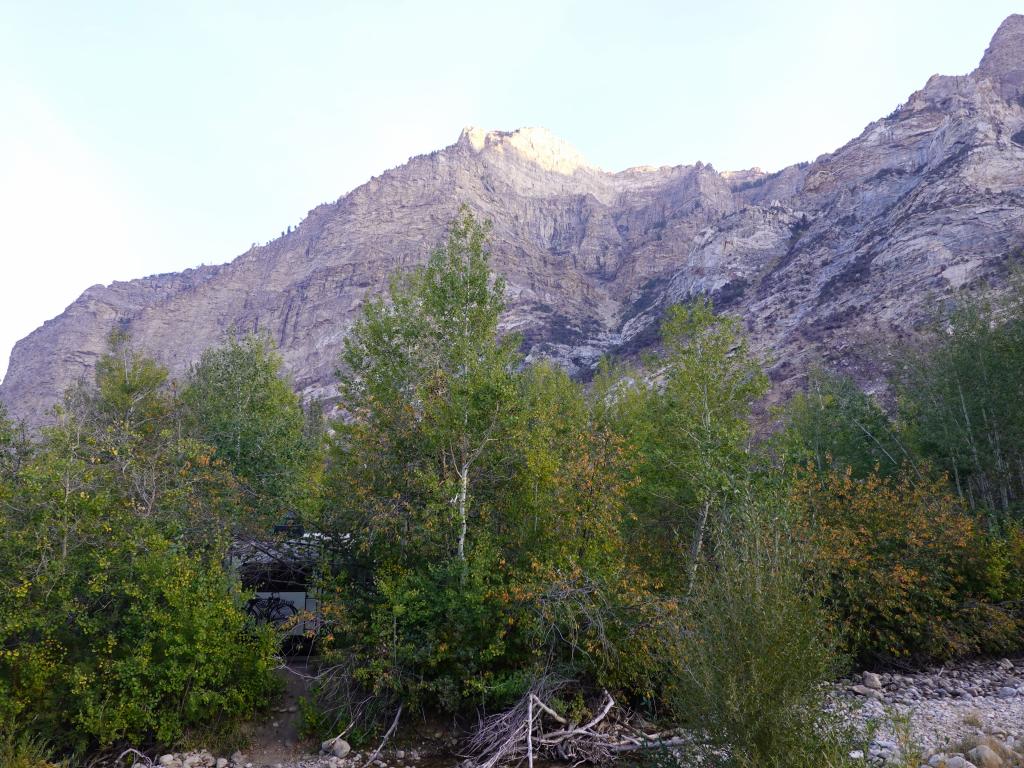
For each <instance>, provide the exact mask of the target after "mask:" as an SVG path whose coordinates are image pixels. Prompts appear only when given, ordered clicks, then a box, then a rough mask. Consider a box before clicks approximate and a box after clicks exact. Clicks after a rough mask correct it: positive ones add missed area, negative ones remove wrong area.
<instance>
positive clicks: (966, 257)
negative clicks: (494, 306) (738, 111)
mask: <svg viewBox="0 0 1024 768" xmlns="http://www.w3.org/2000/svg"><path fill="white" fill-rule="evenodd" d="M464 202H465V203H467V204H469V206H470V207H471V208H472V209H473V211H474V212H475V213H476V214H478V215H479V216H480V217H483V218H488V219H491V220H492V222H493V225H494V228H493V241H492V250H493V265H494V267H495V269H496V270H497V271H499V272H501V273H502V274H504V275H505V276H506V278H507V280H508V288H509V290H508V299H509V310H508V312H507V315H506V317H505V320H504V325H505V327H506V328H509V329H515V330H518V331H520V332H522V333H523V335H524V338H525V345H526V351H527V352H528V354H529V355H530V356H531V357H534V358H535V357H538V356H547V357H552V358H555V359H557V360H558V361H560V362H561V363H562V364H563V365H565V366H566V367H568V368H569V369H570V370H571V371H572V372H573V373H575V374H577V375H582V376H586V375H587V374H588V372H589V371H591V370H592V368H593V366H594V365H595V363H596V361H597V360H598V359H599V357H600V356H601V355H602V354H604V353H606V352H620V353H629V352H633V351H636V350H638V349H641V348H643V347H645V346H648V345H650V344H651V343H653V342H654V340H655V339H656V335H657V325H658V321H659V319H660V317H661V314H662V312H663V310H664V308H665V307H666V306H667V305H668V304H670V303H673V302H676V301H680V300H684V299H686V298H688V297H691V296H693V295H695V294H699V293H706V294H710V295H712V296H713V297H714V299H715V302H716V306H717V307H719V308H721V309H723V310H727V311H730V312H735V313H737V314H739V315H741V316H742V317H744V318H745V319H746V322H747V325H748V328H749V329H750V331H751V334H752V335H753V338H754V340H755V342H756V344H757V345H759V346H760V347H761V348H763V349H765V350H770V351H771V354H772V356H773V358H774V359H775V361H776V363H775V366H774V368H773V375H774V376H775V377H776V378H777V379H780V380H788V379H792V377H794V376H795V375H797V374H798V373H799V372H800V371H802V370H803V368H804V367H805V366H806V364H807V363H808V362H809V361H810V360H812V359H814V358H824V359H825V360H827V361H828V362H829V363H831V364H832V365H834V366H836V367H840V368H847V369H850V370H852V371H853V372H854V373H855V374H856V375H858V377H859V378H860V379H861V380H862V381H865V382H870V381H871V380H872V378H873V377H877V375H878V371H879V370H880V366H883V365H884V354H885V352H884V346H885V345H884V343H880V342H884V341H885V340H886V339H891V338H893V337H896V336H899V335H902V334H905V333H908V332H911V331H912V329H913V328H914V326H915V325H916V324H918V323H919V322H920V321H921V320H922V318H924V317H925V316H926V315H927V314H928V312H929V311H930V308H931V307H932V305H933V304H934V303H935V302H936V301H937V300H942V299H943V298H944V297H949V296H952V295H953V294H954V293H955V291H956V290H958V289H959V288H961V287H963V286H965V285H967V284H971V283H974V282H977V281H981V280H988V281H992V282H994V283H995V284H997V285H998V284H999V282H1000V280H1002V279H1003V278H1004V277H1005V275H1006V274H1007V273H1008V271H1009V268H1010V264H1011V262H1012V261H1014V260H1015V259H1018V258H1019V257H1018V256H1017V255H1015V254H1018V253H1020V251H1021V249H1022V247H1024V16H1017V15H1015V16H1011V17H1010V18H1008V19H1007V20H1006V21H1005V22H1003V24H1002V25H1001V26H1000V28H999V30H998V31H997V32H996V35H995V37H994V38H993V40H992V43H991V45H990V46H989V48H988V50H987V51H986V52H985V55H984V58H983V59H982V61H981V64H980V66H979V67H978V69H976V70H975V71H974V72H973V73H971V74H969V75H966V76H963V77H946V76H939V75H936V76H934V77H932V78H931V79H930V80H929V81H928V83H927V84H926V85H925V87H924V88H923V89H921V90H920V91H918V92H916V93H914V94H913V95H911V96H910V98H909V99H908V100H907V102H906V103H905V104H903V105H902V106H901V107H900V108H899V109H897V110H896V111H895V112H894V113H893V114H891V115H889V116H888V117H886V118H883V119H881V120H878V121H876V122H874V123H872V124H871V125H869V126H868V127H867V128H866V129H865V130H864V132H863V133H862V134H861V135H860V136H858V137H857V138H856V139H854V140H853V141H851V142H849V143H848V144H847V145H845V146H844V147H842V148H840V149H838V150H836V151H835V152H834V153H832V154H828V155H823V156H822V157H819V158H818V159H817V160H815V161H814V162H812V163H805V164H800V165H798V166H792V167H789V168H786V169H783V170H782V171H779V172H777V173H773V174H764V173H762V172H760V171H759V170H756V169H754V170H750V171H742V172H737V173H720V172H718V171H716V170H715V169H714V168H712V167H711V166H707V165H701V164H697V165H696V166H676V167H664V168H646V167H644V168H632V169H629V170H626V171H622V172H619V173H608V172H605V171H602V170H600V169H597V168H594V167H592V166H590V165H588V164H587V163H586V161H585V160H584V159H583V158H582V157H581V156H580V155H579V154H578V153H577V152H576V151H575V150H573V149H572V148H571V147H570V146H568V145H567V144H565V143H564V142H562V141H560V140H559V139H557V138H556V137H554V136H552V135H551V134H550V133H548V132H547V131H545V130H542V129H522V130H519V131H515V132H511V133H503V132H490V133H486V132H484V131H481V130H478V129H466V130H465V131H463V133H462V135H461V136H460V137H459V139H458V141H457V142H456V143H455V144H453V145H451V146H449V147H447V148H445V149H443V150H440V151H438V152H434V153H432V154H430V155H425V156H421V157H415V158H412V159H411V160H410V161H409V162H408V163H406V164H405V165H403V166H401V167H399V168H396V169H393V170H391V171H388V172H386V173H384V174H382V175H381V176H379V177H375V178H373V179H371V180H370V181H369V182H367V183H366V184H364V185H363V186H361V187H359V188H358V189H356V190H354V191H353V192H351V193H350V194H348V195H346V196H344V197H342V198H341V199H339V200H338V201H337V202H335V203H330V204H326V205H321V206H319V207H317V208H315V209H313V210H312V211H310V212H309V215H308V216H307V217H306V219H305V220H304V221H303V222H302V223H301V224H300V225H299V227H298V228H297V229H295V230H294V231H292V232H291V233H290V234H288V235H286V236H284V237H282V238H280V239H278V240H276V241H274V242H272V243H269V244H267V245H265V246H262V247H258V248H253V249H251V250H250V251H248V252H247V253H244V254H242V255H241V256H239V257H238V258H236V259H235V260H234V261H232V262H231V263H229V264H225V265H222V266H216V267H201V268H199V269H195V270H188V271H186V272H183V273H180V274H172V275H159V276H155V277H148V278H144V279H141V280H133V281H130V282H126V283H114V284H112V285H110V286H106V287H104V286H94V287H92V288H89V289H88V290H87V291H85V293H83V294H82V296H81V297H79V299H78V300H76V301H75V302H74V303H73V304H72V305H71V306H70V307H68V309H67V310H66V311H65V312H64V313H63V314H61V315H60V316H58V317H56V318H54V319H53V320H50V321H48V322H47V323H45V324H44V325H43V326H42V327H41V328H39V329H38V330H36V331H34V332H33V333H32V334H30V335H29V336H28V337H26V338H25V339H23V340H21V341H20V342H18V344H17V346H16V347H15V349H14V352H13V353H12V355H11V363H10V368H9V370H8V373H7V376H6V378H5V379H4V381H3V383H2V385H0V399H2V401H3V402H5V403H7V404H8V406H9V408H10V410H11V412H12V413H13V414H15V415H17V416H19V417H24V418H26V419H27V420H28V421H29V422H30V423H33V424H39V423H42V422H44V421H45V420H46V415H47V412H48V409H49V407H50V406H51V405H52V404H53V403H54V402H56V401H57V400H58V399H59V398H60V396H61V394H62V392H63V390H64V389H65V388H66V387H67V386H69V385H70V384H72V383H74V382H75V381H77V380H78V379H80V378H81V377H83V376H90V375H91V370H92V366H93V364H94V362H95V360H96V358H97V357H98V355H100V354H101V353H102V352H103V350H104V348H105V343H106V336H107V334H108V332H109V330H110V329H111V327H112V326H114V325H118V326H120V327H123V328H125V329H126V330H128V331H129V332H130V333H131V334H132V336H133V337H134V338H135V339H136V340H137V341H138V343H139V344H140V345H141V346H143V347H144V348H146V349H148V350H150V351H151V352H153V353H154V354H156V355H157V356H158V357H159V358H160V359H161V360H162V361H163V362H164V363H165V364H167V365H168V366H169V367H170V368H171V370H172V372H173V373H174V374H176V375H180V374H182V373H183V372H184V371H185V370H186V369H187V367H188V365H189V364H190V363H191V362H192V361H194V360H196V359H197V358H198V356H199V355H200V354H201V353H202V351H203V350H204V349H205V348H206V347H208V346H210V345H213V344H217V343H219V342H220V341H221V340H222V339H223V336H224V333H225V331H226V330H228V329H229V328H230V327H232V326H235V327H237V328H240V329H243V330H245V329H258V330H265V331H267V332H269V333H270V334H271V335H272V336H273V338H274V339H275V340H276V342H277V343H278V345H279V346H280V348H281V351H282V353H283V355H284V358H285V362H286V364H287V367H288V369H289V370H290V372H291V374H292V376H293V377H294V380H295V383H296V385H297V386H298V388H299V389H300V390H301V392H302V393H303V395H304V396H306V397H321V398H326V399H329V398H330V397H331V396H332V394H333V392H334V388H333V380H334V375H333V371H334V369H335V366H336V363H337V355H338V352H339V350H340V346H341V340H342V338H343V337H344V335H345V333H346V331H347V329H348V327H349V326H350V324H351V322H352V320H353V319H354V317H355V315H356V312H357V311H358V308H359V306H360V303H361V301H362V300H363V297H364V296H365V295H366V294H367V293H371V294H372V293H376V292H378V291H381V290H382V289H383V287H384V286H385V285H386V278H387V275H388V274H389V273H390V272H392V271H393V270H394V269H396V268H403V267H408V266H410V265H413V264H415V263H417V262H420V261H422V260H423V259H424V258H425V257H426V254H427V252H428V251H429V249H430V248H431V247H432V246H433V245H434V244H435V243H436V242H438V241H439V240H440V239H441V238H442V237H443V236H444V229H445V226H446V224H447V222H448V221H450V220H451V218H452V217H453V216H454V215H455V213H456V211H457V209H458V207H459V205H460V204H461V203H464Z"/></svg>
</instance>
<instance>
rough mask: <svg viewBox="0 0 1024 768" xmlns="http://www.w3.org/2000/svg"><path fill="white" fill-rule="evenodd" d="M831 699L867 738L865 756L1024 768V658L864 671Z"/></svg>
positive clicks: (949, 767)
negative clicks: (912, 669)
mask: <svg viewBox="0 0 1024 768" xmlns="http://www.w3.org/2000/svg"><path fill="white" fill-rule="evenodd" d="M833 701H834V703H835V705H836V706H837V707H841V708H842V709H843V712H844V713H845V716H847V717H849V718H850V719H851V721H852V723H853V724H854V725H855V726H856V728H857V729H858V731H859V732H860V733H861V734H863V735H864V736H865V739H866V741H867V742H868V747H867V750H866V752H864V751H862V753H861V755H860V756H861V757H862V758H863V759H864V760H865V761H866V762H869V763H875V764H889V765H894V766H902V765H906V766H908V767H909V768H918V766H921V765H926V766H929V768H971V766H975V768H1011V767H1012V768H1019V767H1024V659H999V660H993V661H969V662H961V663H958V664H956V665H955V666H950V667H938V668H933V669H928V670H925V671H922V672H917V673H912V674H911V673H907V674H900V673H874V672H870V671H865V672H863V673H861V674H859V675H856V676H854V677H850V678H847V679H845V680H842V681H840V682H839V683H838V684H837V686H836V690H835V694H834V697H833Z"/></svg>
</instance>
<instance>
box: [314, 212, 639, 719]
mask: <svg viewBox="0 0 1024 768" xmlns="http://www.w3.org/2000/svg"><path fill="white" fill-rule="evenodd" d="M486 234H487V229H486V227H485V226H483V225H480V224H479V223H477V222H476V221H475V220H474V219H473V217H472V216H471V215H469V214H468V212H466V211H463V212H462V213H461V214H460V216H459V218H458V219H456V221H455V222H453V224H452V227H451V230H450V233H449V237H448V240H447V242H446V243H445V244H444V245H443V246H442V247H440V248H438V249H436V250H435V251H434V252H433V253H432V254H431V255H430V258H429V260H428V262H427V264H426V266H424V267H422V268H420V269H417V270H414V271H413V272H412V273H411V274H406V275H402V276H398V277H396V278H395V279H393V281H392V283H391V288H390V292H389V295H388V296H387V298H386V299H385V298H381V299H376V300H371V301H368V302H367V303H366V304H365V305H364V309H363V315H362V317H361V318H360V320H359V321H358V322H357V323H356V324H355V326H354V328H353V330H352V333H351V335H350V337H349V341H348V342H347V344H346V348H345V353H344V356H343V365H342V368H341V372H340V382H341V387H340V389H341V393H342V404H343V407H344V409H345V416H344V417H343V418H342V419H341V420H340V421H338V422H336V423H335V425H334V427H335V436H334V439H333V445H332V451H331V466H330V471H329V483H328V485H329V487H330V497H329V499H328V501H327V503H326V504H325V506H324V514H323V515H322V517H321V519H320V521H319V524H320V526H321V528H322V530H323V531H324V532H325V533H326V534H327V538H328V541H330V542H332V544H333V549H334V550H335V555H336V557H337V558H338V560H339V561H340V562H341V563H342V564H343V567H342V568H341V569H340V573H339V574H338V575H337V577H335V578H329V579H327V580H326V582H325V600H324V616H325V620H326V621H325V623H326V627H327V631H328V632H329V635H328V636H327V637H328V638H329V639H328V646H327V647H328V650H327V654H328V656H329V657H331V658H332V659H333V660H334V662H335V663H336V666H337V668H343V669H347V670H348V673H347V675H348V677H347V680H348V682H349V684H350V685H355V686H358V687H360V688H362V689H364V690H365V689H369V690H372V691H373V692H375V693H377V694H379V696H380V698H378V699H377V700H378V701H380V700H382V699H383V700H391V701H395V702H397V701H402V702H403V703H404V704H405V705H406V706H435V707H436V706H439V707H441V708H442V709H444V710H447V711H459V710H462V709H464V708H465V707H466V706H470V705H473V704H488V705H495V706H500V705H502V704H507V703H509V702H510V701H511V700H512V699H513V698H514V697H516V696H518V695H520V694H522V693H523V691H524V690H525V688H526V687H527V686H528V685H529V684H530V681H531V680H532V679H534V678H535V677H536V676H537V675H540V674H543V673H544V671H545V670H549V671H551V670H556V669H557V670H558V672H559V673H560V674H567V673H569V672H570V671H571V673H572V674H574V675H576V674H578V675H581V676H584V677H589V679H591V680H602V681H604V682H605V683H606V684H620V685H623V686H633V687H634V688H636V689H639V688H642V687H643V686H644V685H645V684H648V682H649V681H650V680H652V679H654V678H655V677H656V675H655V674H654V673H653V672H652V671H651V665H650V664H649V663H648V660H649V654H641V653H631V652H629V650H627V649H630V648H631V649H634V650H637V651H639V650H640V648H641V644H642V643H643V642H649V641H651V638H652V637H653V635H654V633H655V631H656V630H655V629H654V627H655V625H656V621H655V620H654V618H657V617H654V618H652V620H651V621H649V622H646V623H645V621H644V617H651V615H652V614H653V610H652V609H651V607H650V605H651V601H650V600H647V599H646V598H647V597H649V592H647V591H645V589H644V587H645V580H644V578H643V577H642V575H640V574H638V573H637V572H636V571H635V569H631V568H630V566H629V563H628V558H627V557H626V547H625V542H624V539H623V538H622V525H621V522H622V515H623V504H624V499H625V493H626V487H627V486H626V483H625V482H624V480H623V478H624V477H625V476H627V475H628V472H627V470H626V468H625V464H626V463H627V462H628V451H627V450H626V446H625V444H624V441H623V440H622V439H621V438H620V437H618V436H617V435H615V434H614V433H612V432H611V431H610V430H608V429H607V428H605V427H601V426H600V425H598V424H597V422H596V420H595V419H594V416H593V413H592V410H591V408H590V404H589V403H588V401H587V398H586V397H585V396H584V394H583V392H582V390H581V388H580V386H579V385H578V384H576V383H574V382H572V381H571V380H570V379H569V378H568V376H567V375H566V374H565V373H564V372H562V371H558V370H556V369H554V368H552V367H550V366H548V365H541V366H537V367H536V368H527V369H525V370H524V369H523V368H522V367H521V358H520V355H519V353H518V351H517V347H518V339H517V338H516V337H514V336H506V337H502V336H500V335H499V334H498V320H499V316H500V313H501V311H502V308H503V292H504V284H503V282H502V281H501V280H500V279H493V278H492V277H491V275H490V272H489V269H488V254H487V251H486V247H485V239H486ZM349 536H351V538H349ZM645 612H646V613H645ZM631 627H635V628H636V627H638V628H640V629H637V630H636V631H631V629H630V628H631ZM332 642H333V647H331V646H330V643H332Z"/></svg>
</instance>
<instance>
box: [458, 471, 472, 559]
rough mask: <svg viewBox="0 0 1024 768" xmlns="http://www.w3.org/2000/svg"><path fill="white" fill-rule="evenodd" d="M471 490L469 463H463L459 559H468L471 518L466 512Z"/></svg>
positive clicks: (459, 497)
mask: <svg viewBox="0 0 1024 768" xmlns="http://www.w3.org/2000/svg"><path fill="white" fill-rule="evenodd" d="M468 491H469V465H468V464H463V465H462V467H460V469H459V495H458V497H457V500H458V501H457V503H458V509H459V547H458V557H459V560H465V559H466V531H467V530H468V528H469V520H468V515H467V512H466V495H467V493H468Z"/></svg>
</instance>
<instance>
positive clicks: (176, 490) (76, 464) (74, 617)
mask: <svg viewBox="0 0 1024 768" xmlns="http://www.w3.org/2000/svg"><path fill="white" fill-rule="evenodd" d="M111 341H112V349H111V351H110V353H109V354H107V355H105V356H103V357H102V358H101V359H100V361H99V362H98V365H97V372H96V384H95V386H94V387H88V386H80V387H76V388H75V389H73V390H71V391H69V393H68V395H67V398H66V400H65V405H64V407H63V408H61V409H59V411H58V417H59V418H58V421H57V424H56V425H55V426H53V427H51V428H49V429H47V430H45V431H44V433H43V436H42V440H41V441H40V442H39V443H38V444H37V445H35V446H34V447H33V450H32V451H31V453H30V454H29V455H28V456H27V458H26V459H24V460H22V461H21V462H20V465H19V468H18V472H17V476H16V482H13V483H8V484H6V487H5V488H4V490H2V491H0V527H2V528H3V530H4V531H5V532H6V533H5V536H4V537H3V538H2V539H0V722H2V723H14V724H15V726H16V727H18V728H21V729H23V730H28V731H30V732H35V733H41V734H43V735H45V736H46V737H48V738H52V739H55V740H56V741H57V742H59V743H58V744H57V746H59V747H61V748H62V749H84V750H88V749H93V748H97V747H101V748H102V747H107V746H110V745H111V744H113V743H114V742H116V741H120V740H131V741H133V742H136V743H142V742H143V741H148V740H153V739H155V740H157V741H159V742H162V743H168V744H169V743H173V742H175V741H176V740H178V739H179V738H181V736H182V735H183V734H184V732H185V731H186V730H187V729H189V728H197V727H205V726H206V725H208V724H210V722H211V719H210V715H209V713H210V712H211V711H216V712H219V713H221V715H220V717H221V718H224V719H227V720H231V719H235V718H239V717H243V716H246V715H248V714H251V713H252V712H253V710H254V709H255V708H256V707H258V706H260V705H261V704H262V703H264V702H265V701H266V699H267V697H268V695H269V693H270V690H271V685H270V677H269V674H268V673H269V669H270V664H271V659H272V655H273V653H274V650H275V638H273V636H272V633H269V632H267V631H264V630H257V629H254V628H253V627H251V626H250V625H249V623H248V621H247V618H246V614H245V612H244V597H243V595H242V594H241V591H240V589H239V586H238V583H237V580H236V579H235V578H234V577H233V576H232V575H230V574H228V573H226V572H225V569H224V565H223V563H224V560H225V554H226V545H227V543H228V537H227V536H226V535H225V530H227V529H229V528H230V521H231V520H232V519H233V518H234V516H235V514H236V506H237V505H236V502H235V497H236V489H235V484H234V483H233V479H232V478H231V476H230V474H229V473H228V472H227V471H226V470H225V469H224V467H222V466H218V465H217V462H216V460H214V459H212V458H211V454H212V453H213V449H212V448H211V447H210V446H205V445H203V444H202V443H199V442H197V441H195V440H194V439H191V438H188V437H185V436H183V435H181V434H180V432H179V430H178V428H177V427H178V425H179V423H180V420H179V418H178V416H177V414H178V408H177V406H176V403H175V400H174V397H173V393H172V392H171V391H170V390H169V388H168V387H167V386H166V371H164V370H163V369H162V368H161V367H160V366H158V365H157V364H156V363H154V362H153V361H152V360H150V359H149V358H146V357H145V356H144V355H141V354H140V353H138V352H137V351H134V350H132V349H131V347H130V344H129V341H128V339H127V338H126V337H124V336H122V335H115V336H114V337H112V340H111ZM3 485H4V483H3V482H2V481H0V486H3Z"/></svg>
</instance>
